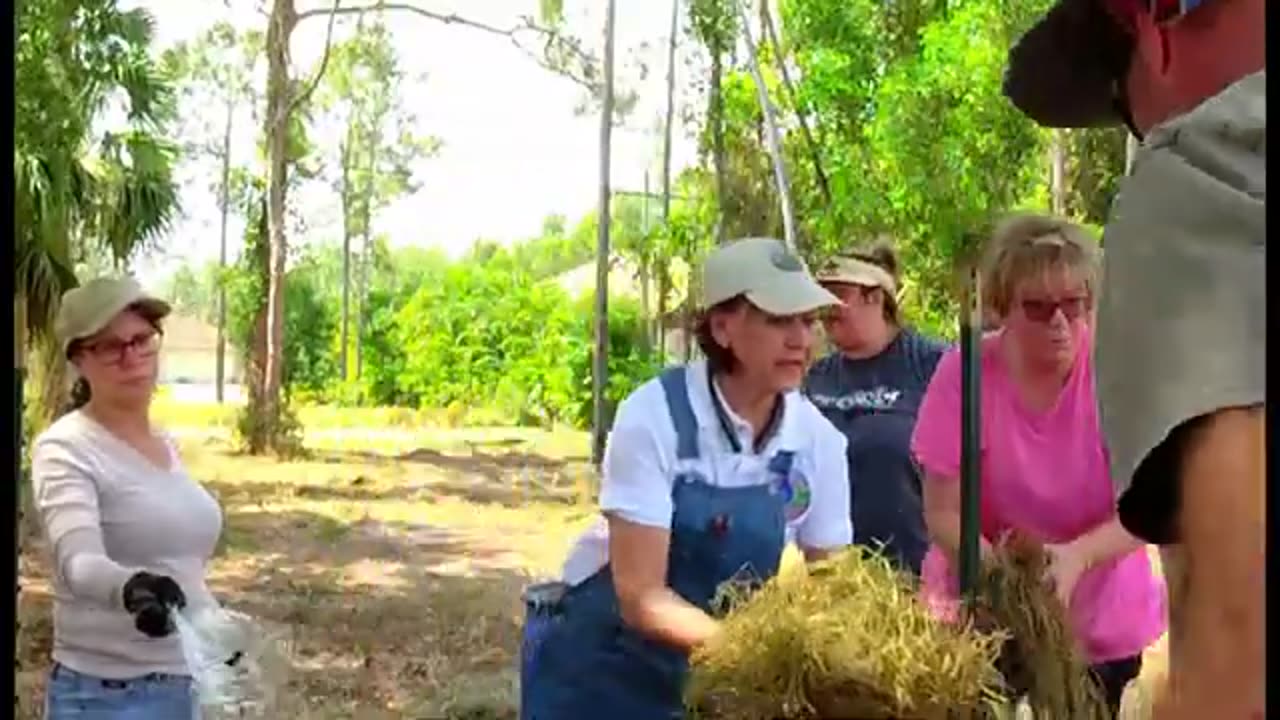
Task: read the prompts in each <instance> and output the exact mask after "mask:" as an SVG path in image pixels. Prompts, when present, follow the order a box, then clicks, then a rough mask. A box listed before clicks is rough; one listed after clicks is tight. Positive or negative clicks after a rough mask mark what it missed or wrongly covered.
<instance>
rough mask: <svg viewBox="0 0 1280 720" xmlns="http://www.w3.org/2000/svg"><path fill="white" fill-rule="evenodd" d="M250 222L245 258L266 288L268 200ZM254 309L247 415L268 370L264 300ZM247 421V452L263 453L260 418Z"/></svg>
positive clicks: (265, 441)
mask: <svg viewBox="0 0 1280 720" xmlns="http://www.w3.org/2000/svg"><path fill="white" fill-rule="evenodd" d="M251 221H252V222H254V223H256V224H257V227H256V228H255V230H256V233H255V234H254V235H252V237H254V242H253V244H251V245H249V246H247V247H246V248H245V252H246V253H247V255H248V260H249V267H250V268H251V271H252V272H253V273H254V274H256V275H257V278H258V281H259V283H260V286H261V287H263V288H265V287H266V286H267V282H268V278H269V276H270V272H269V266H270V262H271V250H270V242H269V241H268V235H269V234H270V227H269V225H268V223H267V200H266V197H262V198H261V200H259V201H258V207H257V208H255V212H254V213H253V217H252V220H251ZM257 300H258V302H257V305H256V307H255V308H254V311H253V331H252V332H253V336H252V338H251V339H250V348H249V357H248V358H247V359H246V360H245V363H244V370H243V373H244V386H245V394H246V396H247V400H248V405H249V408H250V412H253V409H255V408H260V407H262V405H263V394H264V393H265V391H266V388H265V380H266V368H267V303H266V302H264V300H263V298H261V297H259V298H258V299H257ZM249 419H250V422H248V423H246V425H244V427H245V428H246V429H247V430H248V432H246V433H245V434H244V439H245V443H246V445H247V446H248V447H247V450H248V451H249V453H250V454H255V455H256V454H258V453H262V452H266V451H267V450H268V449H269V447H270V445H269V440H270V438H269V437H268V436H267V433H266V432H264V431H263V429H262V417H261V416H258V415H252V416H250V418H249Z"/></svg>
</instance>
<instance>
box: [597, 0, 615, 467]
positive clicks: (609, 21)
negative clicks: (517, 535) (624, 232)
mask: <svg viewBox="0 0 1280 720" xmlns="http://www.w3.org/2000/svg"><path fill="white" fill-rule="evenodd" d="M614 11H615V0H608V5H607V6H606V10H605V21H604V93H603V98H602V102H601V108H600V209H599V211H598V213H597V214H598V219H597V222H596V226H597V229H596V233H597V234H596V318H595V320H596V322H595V334H596V337H595V341H596V343H595V344H596V351H595V358H594V361H595V362H594V364H593V366H592V372H591V433H592V443H591V460H592V462H594V463H595V464H596V466H597V467H598V466H599V465H600V463H601V461H602V460H603V459H604V443H605V437H606V435H607V433H606V429H605V388H606V387H607V386H608V373H609V205H610V200H611V199H612V191H611V190H610V185H609V169H610V168H609V160H610V153H611V152H612V140H613V42H614V31H613V19H614Z"/></svg>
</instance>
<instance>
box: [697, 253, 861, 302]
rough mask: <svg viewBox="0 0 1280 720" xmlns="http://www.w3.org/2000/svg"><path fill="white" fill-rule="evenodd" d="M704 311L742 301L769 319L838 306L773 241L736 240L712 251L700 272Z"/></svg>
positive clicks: (793, 257)
mask: <svg viewBox="0 0 1280 720" xmlns="http://www.w3.org/2000/svg"><path fill="white" fill-rule="evenodd" d="M702 278H703V280H702V306H703V307H704V308H709V307H713V306H715V305H718V304H720V303H722V302H724V301H726V300H730V299H732V298H735V297H737V296H739V295H743V296H745V297H746V298H747V300H748V301H750V302H751V304H752V305H755V306H756V307H758V308H760V309H761V310H763V311H765V312H767V313H769V314H770V315H798V314H800V313H806V312H812V311H814V310H817V309H819V308H824V307H829V306H831V305H839V304H840V300H839V298H837V297H836V296H835V295H832V294H831V293H829V292H827V290H826V289H824V288H823V287H822V286H821V285H819V284H818V283H817V281H816V280H814V279H813V276H812V275H810V274H809V270H808V269H807V268H806V267H805V265H804V262H803V261H802V260H800V258H799V257H797V256H796V255H795V254H794V253H792V252H791V251H790V250H788V249H787V247H786V246H785V245H783V244H782V243H781V242H780V241H778V240H774V239H773V238H746V239H743V240H735V241H733V242H731V243H728V244H726V245H722V246H720V247H718V248H716V249H715V251H714V252H712V253H711V255H709V256H708V257H707V259H706V261H705V262H704V263H703V266H702Z"/></svg>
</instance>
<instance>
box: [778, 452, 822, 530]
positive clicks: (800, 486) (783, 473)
mask: <svg viewBox="0 0 1280 720" xmlns="http://www.w3.org/2000/svg"><path fill="white" fill-rule="evenodd" d="M769 488H770V490H771V491H773V492H775V493H779V494H781V495H782V502H783V513H784V515H785V516H786V519H787V522H795V521H796V520H799V519H800V517H801V516H803V515H804V514H805V512H806V511H808V509H809V504H810V503H811V502H812V500H813V492H812V490H811V489H810V487H809V480H808V479H807V478H805V476H804V474H803V473H801V472H800V471H799V470H797V469H796V468H795V453H793V452H791V451H789V450H780V451H779V452H778V454H777V455H774V456H773V458H772V459H771V460H769Z"/></svg>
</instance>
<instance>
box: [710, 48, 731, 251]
mask: <svg viewBox="0 0 1280 720" xmlns="http://www.w3.org/2000/svg"><path fill="white" fill-rule="evenodd" d="M723 59H724V53H723V52H721V51H720V49H719V48H712V50H711V93H710V94H711V98H710V101H711V107H710V116H711V118H710V119H711V153H712V162H713V163H714V165H715V171H716V210H717V214H718V215H719V218H718V219H717V221H716V236H715V237H716V244H717V245H723V244H724V243H725V240H726V239H727V233H728V228H727V227H725V226H726V224H727V223H728V214H727V213H726V211H725V208H726V206H727V203H728V192H729V189H728V188H729V178H728V157H727V155H726V153H725V148H724V96H723V94H722V93H721V88H720V81H721V77H722V75H723V74H724V63H723Z"/></svg>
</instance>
